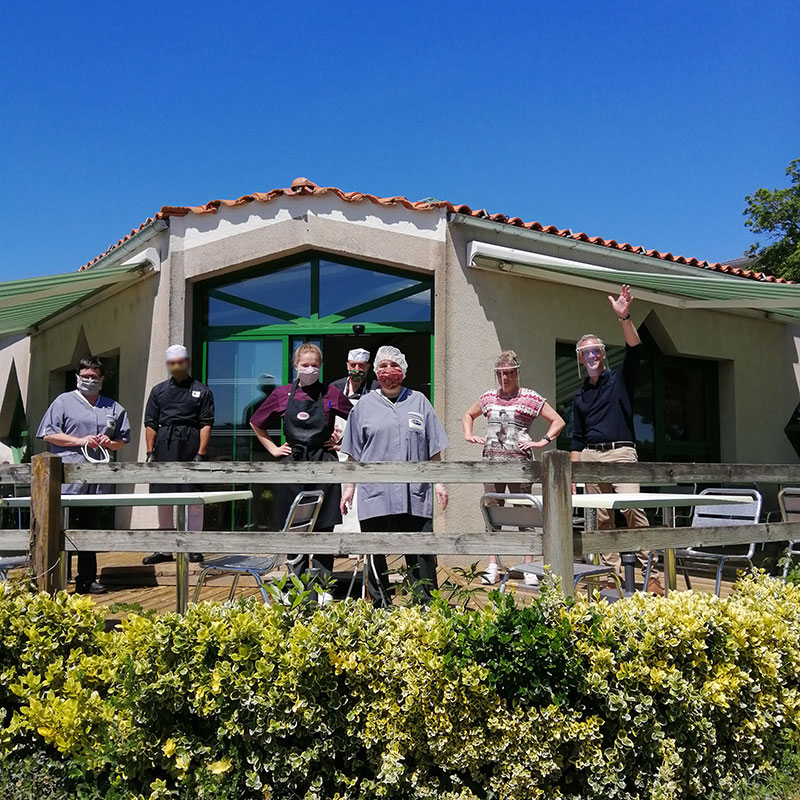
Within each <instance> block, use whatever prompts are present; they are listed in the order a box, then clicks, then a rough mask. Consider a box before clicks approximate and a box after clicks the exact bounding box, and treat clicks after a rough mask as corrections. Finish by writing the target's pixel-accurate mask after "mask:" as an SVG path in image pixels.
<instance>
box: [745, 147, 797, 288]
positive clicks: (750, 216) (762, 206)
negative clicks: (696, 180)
mask: <svg viewBox="0 0 800 800" xmlns="http://www.w3.org/2000/svg"><path fill="white" fill-rule="evenodd" d="M786 174H787V176H788V177H789V179H790V185H789V186H788V187H787V188H785V189H758V190H757V191H756V192H755V193H754V194H751V195H747V197H745V200H746V201H747V208H746V209H745V210H744V212H743V213H744V215H745V216H746V217H747V220H746V221H745V223H744V224H745V225H746V226H747V227H748V228H750V230H752V231H753V233H756V234H759V233H760V234H764V235H765V236H766V237H767V238H768V239H770V240H771V243H770V244H765V245H763V246H762V245H761V243H760V242H756V243H755V244H753V245H751V247H750V249H749V250H748V251H747V254H748V255H755V256H757V258H758V266H759V268H760V269H762V270H764V271H765V272H768V273H771V274H772V275H777V276H778V277H780V278H788V279H790V280H800V158H796V159H795V160H794V161H792V162H791V163H790V164H789V166H788V167H786Z"/></svg>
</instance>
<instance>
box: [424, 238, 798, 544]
mask: <svg viewBox="0 0 800 800" xmlns="http://www.w3.org/2000/svg"><path fill="white" fill-rule="evenodd" d="M449 232H450V235H449V237H448V244H447V277H446V284H447V313H446V321H445V326H444V330H445V337H446V341H445V342H444V343H442V342H439V345H440V346H442V347H443V348H444V349H445V352H446V355H445V357H444V364H443V365H442V364H440V363H439V362H437V383H436V391H437V399H438V398H439V397H440V396H441V394H444V395H445V396H446V398H447V400H446V405H445V407H444V409H443V411H444V420H445V425H446V428H447V431H448V433H449V435H450V440H451V447H450V450H449V451H448V458H450V459H454V460H455V459H474V458H479V457H480V447H479V446H477V445H470V444H467V443H466V442H465V441H464V439H463V437H462V436H461V433H460V432H461V416H462V414H463V413H464V411H465V410H466V408H467V406H468V405H469V404H470V403H472V402H474V400H476V399H477V398H478V396H479V395H480V393H481V392H482V391H485V390H487V389H489V388H491V387H492V385H493V374H492V364H493V360H494V358H495V357H496V356H497V354H498V353H499V351H500V350H502V349H506V348H513V349H514V350H516V351H517V353H518V354H519V356H520V359H521V361H522V367H521V371H520V372H521V381H522V383H523V385H525V386H530V387H532V388H534V389H536V390H538V391H539V392H541V393H542V394H543V395H545V397H547V398H549V399H555V388H556V387H555V346H556V342H558V341H565V342H574V341H576V340H577V339H578V338H579V337H580V336H581V335H582V334H584V333H586V332H589V331H591V332H592V333H596V334H597V335H599V336H601V337H602V338H603V339H604V340H605V341H606V342H607V343H608V344H610V345H611V344H618V345H621V344H624V339H623V337H622V332H621V329H620V325H619V322H618V321H617V318H616V316H615V315H614V314H613V312H612V311H611V310H610V308H609V304H608V300H607V299H606V296H605V295H604V294H602V293H599V292H595V291H591V290H588V289H583V288H578V287H571V286H565V285H561V284H556V283H549V282H545V281H540V280H535V279H531V278H526V277H521V276H518V275H513V274H507V273H493V272H487V271H482V270H477V269H474V268H471V267H468V266H467V263H466V246H467V242H468V241H469V240H471V239H479V240H481V241H487V242H492V243H495V244H502V245H506V246H509V247H515V248H520V249H521V248H523V244H524V240H523V239H522V237H519V236H515V235H513V234H507V235H504V234H502V233H500V234H497V233H493V232H492V231H491V230H484V231H479V232H476V231H475V230H468V229H466V228H465V227H464V226H462V225H451V226H450V228H449ZM527 249H531V250H533V251H534V252H546V253H547V254H549V255H561V256H562V257H570V258H580V257H581V256H576V255H575V254H572V255H569V256H566V255H565V253H564V252H563V251H559V250H558V248H556V247H545V246H544V245H541V244H536V245H534V246H529V247H528V248H527ZM600 255H601V256H602V260H603V262H604V265H606V266H617V267H618V268H622V265H621V264H619V263H616V264H615V263H614V258H613V256H610V255H604V254H600ZM584 260H586V259H585V257H584ZM595 263H601V259H600V257H598V259H597V261H595ZM625 268H627V269H630V268H631V267H630V266H629V265H626V266H625ZM632 313H633V320H634V322H635V323H636V325H637V326H639V325H641V323H642V322H643V321H644V320H645V319H647V318H648V316H649V315H650V314H655V315H657V317H658V320H659V322H660V323H661V326H662V327H663V329H664V330H665V332H666V334H667V335H668V336H669V337H670V339H671V341H672V344H673V345H674V347H675V351H676V352H677V353H679V354H681V355H686V356H694V357H698V358H711V359H716V360H720V361H721V362H722V363H721V366H720V429H721V430H720V433H721V458H722V460H723V461H739V462H748V461H750V462H756V463H766V462H784V463H785V462H795V461H797V455H796V453H795V452H794V450H793V448H792V447H791V445H790V444H789V441H788V439H787V438H786V436H785V434H784V432H783V429H784V427H785V425H786V423H787V422H788V420H789V418H790V416H791V414H792V412H793V410H794V408H795V407H796V405H797V404H798V401H800V388H799V387H800V381H798V371H799V370H800V367H798V361H799V359H798V347H800V331H798V329H797V328H796V327H794V326H787V325H785V324H782V323H778V322H774V321H769V320H766V319H764V318H763V317H761V318H751V317H745V316H742V315H734V314H728V313H719V312H708V311H698V310H694V311H686V310H680V309H675V308H670V307H667V306H661V305H654V304H650V303H646V302H642V301H636V302H635V304H634V307H633V312H632ZM651 320H652V318H651ZM437 333H439V334H441V328H439V329H438V330H437ZM442 367H444V369H443V368H442ZM475 428H476V431H478V432H479V433H480V432H481V431H483V430H484V429H485V425H484V423H483V420H478V421H477V422H476V426H475ZM546 429H547V428H546V423H544V422H543V421H540V422H537V423H535V428H534V431H535V432H536V433H544V432H545V431H546ZM451 494H452V500H453V502H452V506H451V509H450V511H448V513H447V514H446V525H447V528H448V530H468V529H471V530H477V529H478V528H476V527H475V526H476V525H477V526H480V524H481V523H480V519H479V515H478V494H479V488H478V487H460V488H459V487H452V490H451Z"/></svg>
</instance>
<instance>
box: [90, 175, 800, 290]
mask: <svg viewBox="0 0 800 800" xmlns="http://www.w3.org/2000/svg"><path fill="white" fill-rule="evenodd" d="M297 194H304V195H325V194H332V195H334V196H336V197H338V198H339V199H340V200H342V201H343V202H346V203H362V202H364V201H367V202H370V203H374V204H375V205H380V206H392V205H401V206H403V207H405V208H408V209H411V210H414V211H430V210H433V209H445V210H446V211H448V212H450V213H452V214H463V215H464V216H469V217H474V218H476V219H487V220H489V221H491V222H498V223H502V224H505V225H512V226H514V227H517V228H525V229H527V230H532V231H538V232H541V233H547V234H550V235H553V236H560V237H561V238H563V239H574V240H576V241H579V242H588V243H590V244H595V245H599V246H602V247H608V248H610V249H612V250H620V251H623V252H626V253H636V254H638V255H644V256H648V257H650V258H657V259H659V260H661V261H670V262H673V263H675V264H687V265H690V266H695V267H698V268H699V269H705V270H711V271H713V272H722V273H725V274H727V275H736V276H737V277H740V278H747V279H750V280H758V281H767V282H769V283H792V281H788V280H786V279H785V278H776V277H775V276H773V275H766V274H764V273H763V272H756V271H754V270H751V269H741V268H739V267H730V266H727V265H725V264H720V263H717V262H710V261H704V260H700V259H698V258H686V257H685V256H676V255H673V254H672V253H662V252H660V251H659V250H647V249H645V248H644V247H642V246H641V245H632V244H630V243H629V242H624V243H622V244H620V243H619V242H617V241H616V240H615V239H604V238H603V237H602V236H589V234H587V233H583V232H579V233H573V232H572V231H571V230H570V229H569V228H558V227H556V226H555V225H542V224H541V223H540V222H524V221H523V220H522V219H520V218H519V217H509V216H506V215H505V214H490V213H489V212H488V211H486V209H484V208H480V209H473V208H471V207H470V206H468V205H464V204H461V205H458V204H454V203H449V202H447V201H446V200H418V201H413V200H409V199H408V198H407V197H402V196H399V195H398V196H395V197H378V196H376V195H374V194H364V193H362V192H344V191H342V190H341V189H337V188H336V187H335V186H318V185H317V184H316V183H314V182H313V181H311V180H309V179H308V178H302V177H301V178H295V179H294V180H293V181H292V184H291V186H289V187H287V188H284V189H272V190H271V191H269V192H253V193H252V194H245V195H242V196H241V197H239V198H237V199H236V200H211V201H210V202H208V203H206V204H205V205H204V206H164V207H163V208H162V209H161V211H159V212H158V213H157V214H156V215H155V219H169V217H185V216H187V215H188V214H216V213H217V211H218V210H219V208H220V207H222V206H224V207H225V208H236V207H237V206H243V205H247V204H248V203H269V202H270V201H272V200H275V199H277V198H279V197H291V196H293V195H297ZM152 221H153V219H152V218H151V219H148V220H146V221H145V222H143V223H142V224H141V225H140V226H139V228H138V230H141V229H142V228H144V226H145V225H148V224H149V223H151V222H152ZM135 233H137V231H136V230H133V231H131V232H130V233H129V234H128V235H127V236H125V237H123V238H122V239H120V240H119V241H118V242H117V243H116V244H114V245H111V246H110V247H109V248H108V249H107V250H106V251H105V252H104V253H101V254H100V255H99V256H97V258H95V259H93V260H92V261H90V262H89V263H88V264H85V265H84V266H83V267H81V269H87V268H88V267H90V266H92V265H93V264H94V263H95V262H96V261H98V260H99V259H101V258H102V257H103V256H106V255H108V254H109V253H110V252H111V251H112V250H114V249H115V248H116V247H118V246H119V245H121V244H122V243H123V242H125V241H127V240H128V239H129V238H130V237H131V236H133V235H134V234H135Z"/></svg>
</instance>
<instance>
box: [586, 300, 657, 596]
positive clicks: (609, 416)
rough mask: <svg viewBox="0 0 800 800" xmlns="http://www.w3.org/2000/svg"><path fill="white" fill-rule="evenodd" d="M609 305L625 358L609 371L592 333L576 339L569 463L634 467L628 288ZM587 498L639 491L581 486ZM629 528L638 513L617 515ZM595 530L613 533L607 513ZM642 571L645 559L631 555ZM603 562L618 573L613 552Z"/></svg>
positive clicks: (634, 367)
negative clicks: (579, 381) (577, 376)
mask: <svg viewBox="0 0 800 800" xmlns="http://www.w3.org/2000/svg"><path fill="white" fill-rule="evenodd" d="M608 300H609V303H610V304H611V308H612V310H613V311H614V313H615V314H616V315H617V318H618V319H619V322H620V325H621V326H622V335H623V336H624V337H625V358H624V360H623V362H622V367H621V368H620V369H616V370H612V369H609V368H608V367H607V366H606V346H605V344H604V343H603V340H602V339H600V338H599V337H598V336H595V335H594V334H591V333H587V334H585V335H584V336H582V337H581V338H580V339H579V341H578V343H577V345H576V347H575V352H576V354H577V358H578V369H580V368H581V367H584V368H585V369H586V372H587V375H588V376H587V378H586V379H585V380H584V382H583V386H582V387H581V388H580V389H579V390H578V391H577V392H576V394H575V397H574V398H573V401H572V409H573V412H572V425H573V431H572V446H571V450H572V453H571V458H572V460H573V461H584V462H587V461H588V462H604V463H607V462H635V461H637V460H638V458H637V455H636V431H635V428H634V422H633V392H634V389H635V386H636V373H637V371H638V368H639V361H640V359H641V352H642V341H641V339H640V338H639V332H638V331H637V330H636V326H635V325H634V324H633V322H632V320H631V312H630V308H631V304H632V302H633V296H632V295H631V287H630V286H623V287H622V290H621V291H620V294H619V297H616V298H615V297H613V296H611V295H609V298H608ZM586 491H587V493H589V494H599V493H601V492H602V493H607V492H611V491H614V492H618V493H621V494H627V493H634V492H638V491H639V484H636V483H615V484H593V483H592V484H587V485H586ZM623 514H624V516H625V519H626V521H627V524H628V527H629V528H646V527H647V526H648V525H649V522H648V521H647V516H646V515H645V513H644V511H642V510H641V509H639V508H631V509H626V510H625V511H623ZM597 525H598V528H600V530H607V529H609V528H614V527H615V526H614V517H613V512H609V511H606V510H605V509H602V508H600V509H597ZM637 557H638V559H639V561H640V563H641V565H642V567H643V568H644V566H645V565H646V563H647V554H646V553H644V552H640V553H637ZM603 560H604V561H605V563H607V564H611V565H613V566H615V567H616V568H617V570H619V568H620V565H621V559H620V556H619V553H604V554H603ZM647 589H648V591H651V592H654V593H655V594H663V589H662V587H661V584H660V583H659V581H658V578H657V577H656V576H655V575H653V576H652V577H651V579H650V584H649V585H648V587H647Z"/></svg>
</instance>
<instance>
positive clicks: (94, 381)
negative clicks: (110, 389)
mask: <svg viewBox="0 0 800 800" xmlns="http://www.w3.org/2000/svg"><path fill="white" fill-rule="evenodd" d="M102 386H103V381H101V380H99V379H98V378H78V381H77V387H78V391H79V392H80V393H81V394H84V395H88V394H97V393H98V392H99V391H100V389H101V388H102Z"/></svg>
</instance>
